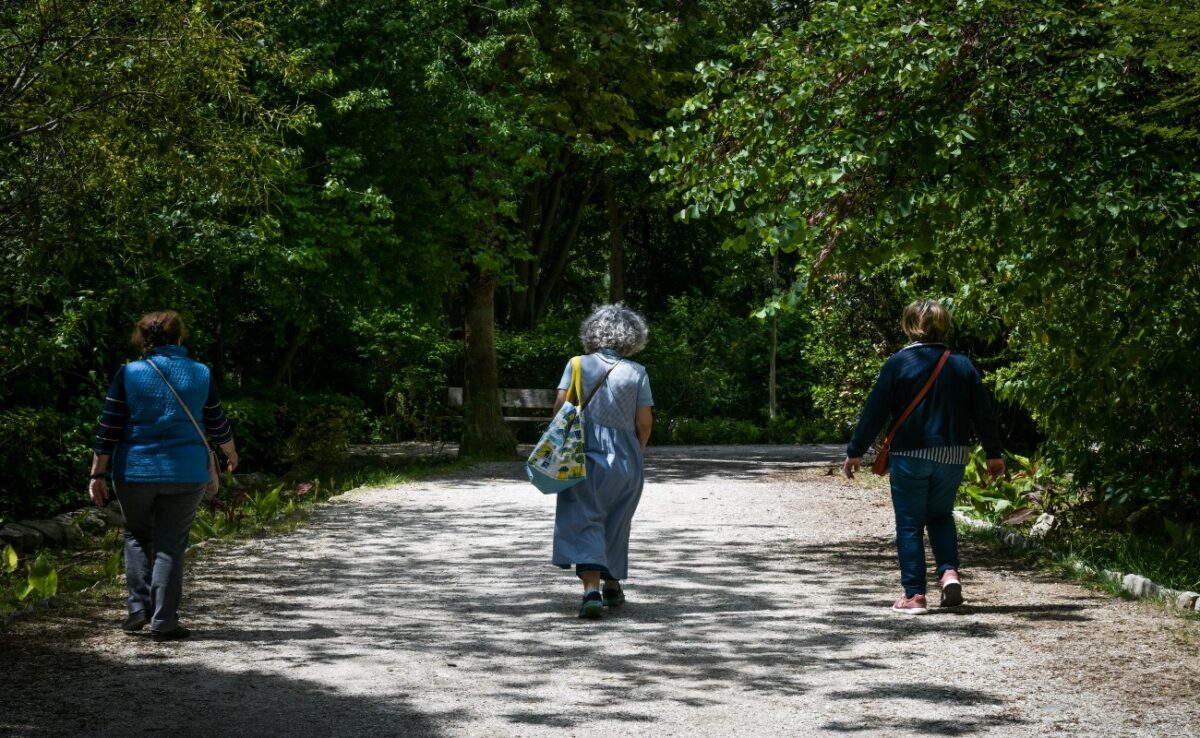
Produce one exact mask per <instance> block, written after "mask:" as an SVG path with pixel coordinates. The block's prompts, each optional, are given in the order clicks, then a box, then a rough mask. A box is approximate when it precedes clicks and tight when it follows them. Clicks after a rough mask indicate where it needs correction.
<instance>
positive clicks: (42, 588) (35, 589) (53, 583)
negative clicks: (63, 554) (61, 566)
mask: <svg viewBox="0 0 1200 738" xmlns="http://www.w3.org/2000/svg"><path fill="white" fill-rule="evenodd" d="M26 577H27V581H26V586H25V588H24V590H23V591H20V592H19V593H18V595H17V598H18V599H20V600H22V601H24V600H25V599H27V598H28V597H29V596H30V595H37V596H38V597H39V598H40V599H46V598H49V597H53V596H54V595H55V594H57V592H58V570H57V569H55V568H54V565H53V564H52V563H51V562H50V558H49V557H48V556H47V555H46V553H45V552H42V553H40V554H38V555H37V558H35V559H34V560H33V563H31V564H29V568H28V571H27V573H26Z"/></svg>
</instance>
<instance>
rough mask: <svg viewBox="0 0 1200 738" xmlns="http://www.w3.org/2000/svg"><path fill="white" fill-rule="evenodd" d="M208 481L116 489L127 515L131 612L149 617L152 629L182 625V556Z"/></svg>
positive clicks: (130, 484) (124, 484)
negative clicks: (180, 607) (180, 620)
mask: <svg viewBox="0 0 1200 738" xmlns="http://www.w3.org/2000/svg"><path fill="white" fill-rule="evenodd" d="M204 487H205V485H204V483H203V482H200V483H197V484H153V483H152V484H144V483H135V482H121V483H120V484H114V485H113V491H114V492H116V494H117V499H118V500H119V501H120V502H121V512H123V513H124V514H125V580H126V583H127V585H128V586H129V613H130V614H133V613H136V612H145V613H147V614H149V615H150V630H153V631H159V632H166V631H169V630H174V629H175V628H177V627H179V615H178V610H179V601H180V600H181V599H182V598H183V555H184V552H186V551H187V545H188V534H189V533H190V532H191V530H192V521H193V520H194V519H195V517H196V508H197V507H199V505H200V500H201V499H203V497H204Z"/></svg>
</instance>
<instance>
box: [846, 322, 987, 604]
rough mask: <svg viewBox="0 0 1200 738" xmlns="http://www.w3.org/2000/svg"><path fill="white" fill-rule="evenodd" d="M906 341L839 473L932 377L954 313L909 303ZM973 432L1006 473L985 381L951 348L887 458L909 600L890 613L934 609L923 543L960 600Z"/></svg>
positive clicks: (888, 366) (887, 368)
mask: <svg viewBox="0 0 1200 738" xmlns="http://www.w3.org/2000/svg"><path fill="white" fill-rule="evenodd" d="M900 326H901V328H903V329H904V333H905V335H906V336H907V337H908V340H909V344H908V345H907V346H905V347H904V348H903V349H901V350H900V351H898V352H897V353H895V354H893V355H892V357H891V358H890V359H888V360H887V362H886V363H885V364H884V365H883V370H882V371H881V372H880V373H879V379H878V380H877V381H876V382H875V388H874V389H873V390H871V395H870V397H868V398H867V404H866V407H865V408H863V411H862V415H861V416H860V417H859V420H858V428H857V429H855V431H854V435H853V437H852V438H851V439H850V445H849V446H848V447H847V448H846V460H845V462H844V463H843V465H842V469H843V471H844V472H845V474H846V476H847V477H850V478H853V477H854V472H855V471H858V470H859V469H860V468H861V467H862V457H863V453H864V452H866V450H867V449H868V448H869V447H870V446H871V443H872V442H873V441H874V440H875V438H876V437H877V436H878V435H879V433H880V431H881V430H883V428H884V427H885V426H884V423H885V422H886V423H887V424H888V425H887V428H888V429H889V430H890V429H891V428H892V427H893V425H894V424H895V422H896V420H897V419H899V418H900V416H901V415H903V413H904V410H905V409H906V408H907V407H908V406H909V404H910V403H911V402H912V401H913V399H914V398H916V396H917V395H918V393H919V392H920V391H921V388H922V387H923V386H924V385H925V383H926V381H927V380H928V379H929V378H930V376H932V374H933V371H934V369H935V368H936V367H937V366H938V363H939V361H940V360H941V358H942V356H943V354H946V353H948V352H949V350H948V349H947V348H946V345H945V343H943V341H945V340H946V336H947V335H948V334H949V333H950V314H949V313H948V312H946V308H945V307H943V306H942V304H941V303H940V302H937V301H936V300H918V301H916V302H914V303H912V304H911V305H909V306H908V307H906V308H904V314H903V316H902V318H901V321H900ZM972 429H974V431H975V433H976V434H977V435H978V436H979V439H980V441H981V442H982V443H983V449H984V451H985V452H986V454H987V467H988V472H989V473H990V474H991V475H992V476H993V477H997V476H999V475H1001V474H1003V473H1004V461H1003V459H1002V458H1001V456H1002V453H1003V448H1002V446H1001V443H1000V430H999V424H998V423H997V422H996V415H995V413H994V412H993V410H992V404H991V401H990V400H989V398H988V394H987V390H986V389H985V388H984V386H983V378H982V377H981V376H980V374H979V370H978V369H976V368H975V365H974V364H972V363H971V360H970V359H968V358H967V357H965V356H963V355H961V354H953V353H951V354H950V355H949V356H948V358H947V360H946V362H945V364H944V366H942V369H941V371H940V372H939V373H938V375H937V378H936V380H935V381H934V383H933V384H932V385H931V386H930V389H929V392H928V394H927V395H926V396H925V398H924V399H923V400H922V401H921V403H920V404H919V405H917V407H916V408H915V409H914V410H913V412H912V414H911V415H910V416H909V417H908V419H907V420H905V421H904V423H903V424H902V425H901V426H900V427H899V429H898V430H897V431H896V434H895V437H894V438H893V439H892V446H891V453H890V455H889V458H890V469H889V473H890V474H891V486H892V507H893V508H894V509H895V512H896V549H897V553H898V554H899V559H900V583H901V584H902V585H903V586H904V596H903V597H901V598H900V599H898V600H896V602H895V604H894V605H892V609H893V610H895V611H896V612H899V613H903V614H906V615H922V614H924V613H926V612H928V604H927V601H926V598H925V589H926V571H925V541H924V532H925V530H926V529H928V531H929V547H930V548H931V549H933V556H934V559H935V560H936V562H935V563H936V564H937V577H938V587H939V589H940V590H941V593H942V594H941V603H940V604H941V605H942V606H943V607H953V606H955V605H961V604H962V603H963V595H962V582H961V580H960V578H959V574H958V570H959V561H958V534H957V531H956V530H955V528H954V497H955V495H956V493H957V492H958V487H959V484H961V483H962V478H963V472H964V471H965V470H966V465H967V462H968V460H969V457H970V451H971V448H970V440H971V432H972Z"/></svg>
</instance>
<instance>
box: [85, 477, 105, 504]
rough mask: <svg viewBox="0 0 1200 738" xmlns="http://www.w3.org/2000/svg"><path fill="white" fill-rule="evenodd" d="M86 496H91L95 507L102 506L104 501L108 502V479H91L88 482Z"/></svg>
mask: <svg viewBox="0 0 1200 738" xmlns="http://www.w3.org/2000/svg"><path fill="white" fill-rule="evenodd" d="M88 497H91V498H92V504H94V505H95V506H96V507H104V503H105V502H108V481H107V480H105V479H93V480H91V481H90V482H89V483H88Z"/></svg>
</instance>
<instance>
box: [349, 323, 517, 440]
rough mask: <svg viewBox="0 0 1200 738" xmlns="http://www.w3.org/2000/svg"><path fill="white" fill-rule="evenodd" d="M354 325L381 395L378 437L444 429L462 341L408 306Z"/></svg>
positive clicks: (400, 437) (420, 435) (426, 433)
mask: <svg viewBox="0 0 1200 738" xmlns="http://www.w3.org/2000/svg"><path fill="white" fill-rule="evenodd" d="M355 330H356V332H358V333H359V335H360V336H361V340H360V344H359V354H360V356H361V358H362V360H363V361H365V362H367V363H368V364H369V365H370V366H371V367H372V371H371V372H370V379H369V380H368V382H369V385H370V387H371V389H372V390H373V392H374V393H375V394H376V395H378V396H381V397H382V398H383V408H382V409H383V417H382V420H383V422H382V423H381V424H378V425H377V431H376V436H377V440H381V441H384V440H386V441H392V440H403V439H410V438H422V439H423V438H432V437H437V436H439V435H441V434H442V433H445V432H446V428H445V424H444V423H442V422H441V418H443V417H444V416H445V415H446V414H447V409H446V389H447V387H449V386H450V385H451V384H453V383H454V382H453V380H452V374H453V373H454V370H455V368H456V366H457V364H458V363H459V360H460V356H461V354H462V342H461V341H457V340H454V339H452V338H450V337H449V336H448V335H447V332H446V330H445V329H444V328H442V327H441V326H439V325H437V324H435V323H433V322H430V321H428V320H424V319H422V318H421V317H419V316H418V315H417V314H416V313H415V311H413V310H412V309H411V308H410V307H401V308H397V309H395V310H392V311H388V312H384V313H379V314H376V315H373V316H371V317H370V318H369V319H368V318H364V319H362V320H360V321H359V322H358V323H357V325H356V326H355ZM459 383H460V384H461V382H459ZM534 386H536V385H534Z"/></svg>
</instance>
